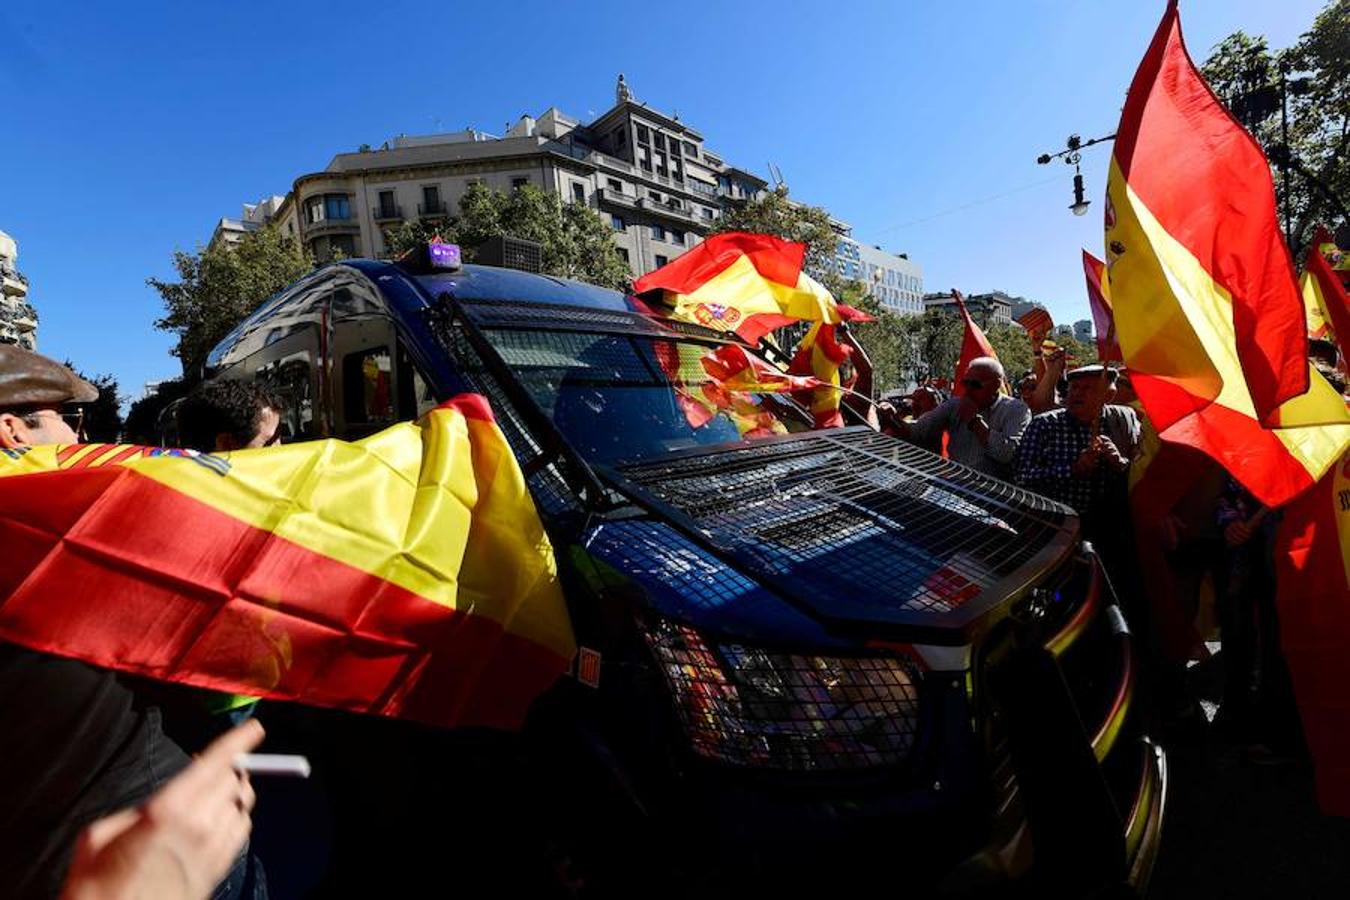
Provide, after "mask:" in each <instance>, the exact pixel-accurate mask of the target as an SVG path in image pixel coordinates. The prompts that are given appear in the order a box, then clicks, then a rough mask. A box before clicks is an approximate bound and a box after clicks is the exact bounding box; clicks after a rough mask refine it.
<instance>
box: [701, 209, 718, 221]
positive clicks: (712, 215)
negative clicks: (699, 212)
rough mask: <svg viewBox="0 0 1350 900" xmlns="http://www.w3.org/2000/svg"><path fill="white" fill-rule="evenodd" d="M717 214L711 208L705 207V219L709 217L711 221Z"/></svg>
mask: <svg viewBox="0 0 1350 900" xmlns="http://www.w3.org/2000/svg"><path fill="white" fill-rule="evenodd" d="M715 216H716V213H714V212H713V211H712V210H711V209H709V208H708V207H706V206H705V207H703V218H705V219H707V220H708V221H709V222H711V221H712V220H713V218H714V217H715Z"/></svg>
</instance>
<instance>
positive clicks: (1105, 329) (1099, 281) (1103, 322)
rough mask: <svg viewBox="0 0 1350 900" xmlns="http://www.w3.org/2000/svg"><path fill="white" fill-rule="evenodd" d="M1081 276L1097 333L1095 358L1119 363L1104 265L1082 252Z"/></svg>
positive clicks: (1087, 253) (1114, 324)
mask: <svg viewBox="0 0 1350 900" xmlns="http://www.w3.org/2000/svg"><path fill="white" fill-rule="evenodd" d="M1083 274H1084V276H1086V278H1087V294H1088V306H1089V307H1091V309H1092V327H1093V328H1094V329H1096V331H1097V358H1098V359H1100V360H1101V361H1102V362H1121V361H1123V360H1124V357H1123V356H1121V354H1120V342H1119V341H1118V340H1116V322H1115V317H1114V316H1112V314H1111V297H1110V294H1109V290H1110V287H1109V285H1108V284H1107V283H1106V280H1105V274H1106V263H1104V262H1102V261H1101V260H1100V259H1098V258H1097V257H1095V256H1093V255H1092V254H1091V253H1089V252H1087V251H1086V250H1084V251H1083Z"/></svg>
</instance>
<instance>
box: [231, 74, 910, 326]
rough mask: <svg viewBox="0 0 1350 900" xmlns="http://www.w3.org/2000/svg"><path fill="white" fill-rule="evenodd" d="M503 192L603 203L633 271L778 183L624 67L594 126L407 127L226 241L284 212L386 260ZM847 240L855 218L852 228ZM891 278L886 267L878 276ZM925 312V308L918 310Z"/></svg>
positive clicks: (251, 219) (334, 164) (291, 226)
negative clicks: (473, 194) (410, 233)
mask: <svg viewBox="0 0 1350 900" xmlns="http://www.w3.org/2000/svg"><path fill="white" fill-rule="evenodd" d="M475 183H478V184H483V185H485V186H487V187H490V188H493V189H495V190H500V191H510V190H511V189H513V188H516V187H520V186H522V185H534V186H536V187H539V188H541V189H543V190H546V191H549V192H551V193H553V194H556V195H557V196H558V197H560V198H561V199H562V200H563V202H566V203H581V204H584V205H586V206H588V207H590V208H592V209H594V210H595V211H596V212H597V214H599V215H600V216H601V218H602V219H603V220H604V221H605V222H606V223H607V224H608V225H609V226H610V227H611V228H613V229H614V238H615V242H616V244H617V246H618V248H619V253H620V254H621V255H622V256H623V258H624V259H625V260H626V261H627V262H628V265H629V267H630V268H631V269H632V271H633V275H634V276H635V277H636V276H639V275H643V274H645V273H647V272H650V271H651V270H653V269H656V268H659V267H660V266H663V265H665V264H666V263H667V262H669V261H670V260H672V259H674V258H675V257H677V256H679V255H680V254H681V253H683V252H684V251H686V250H688V249H689V248H690V247H692V246H694V245H695V244H697V243H698V242H699V241H701V240H702V239H703V237H704V236H705V235H706V234H707V232H708V230H709V229H710V228H711V227H712V226H713V225H714V224H715V223H716V222H717V220H718V219H719V218H721V217H722V216H723V215H724V214H725V213H726V212H727V211H728V210H730V209H733V208H734V207H736V206H737V205H739V204H743V203H745V202H747V201H748V200H751V199H753V198H755V197H757V196H759V194H760V193H762V192H763V191H765V190H767V189H768V188H769V183H768V182H767V181H765V180H764V179H763V178H761V177H759V176H758V175H756V174H754V173H753V172H751V171H749V170H747V169H743V168H740V167H738V166H736V165H733V164H731V163H728V162H727V161H726V160H724V159H723V157H722V155H721V154H719V153H717V152H715V151H714V150H712V149H710V148H709V146H708V145H707V142H706V141H705V139H704V136H703V134H702V133H701V132H699V131H698V130H697V129H696V128H694V127H693V126H692V125H690V124H688V123H687V122H684V121H682V120H681V119H680V118H679V116H678V115H676V114H674V113H670V114H668V113H664V112H661V111H659V110H656V109H653V108H651V107H650V106H648V105H647V104H645V103H642V102H640V101H638V100H637V99H635V98H634V96H633V93H632V91H631V90H630V88H629V86H628V84H627V83H626V81H625V80H624V78H623V76H622V75H620V76H619V80H618V83H617V84H616V86H615V97H614V105H613V106H612V107H611V108H610V109H608V110H606V111H605V112H604V113H602V114H601V115H599V116H598V117H597V118H595V119H594V120H593V121H591V122H589V123H582V122H581V121H580V120H578V119H575V118H572V117H570V116H568V115H566V114H565V113H563V112H562V111H561V110H559V109H557V108H556V107H550V108H549V109H547V110H545V111H544V112H543V113H542V114H540V115H539V116H537V117H535V116H528V115H527V116H522V117H521V118H520V119H519V120H518V121H517V122H516V123H515V124H514V125H513V126H511V127H510V128H509V129H507V130H506V132H505V133H504V134H502V135H500V136H498V135H492V134H488V133H485V132H482V131H478V130H476V129H465V130H463V131H457V132H450V133H445V134H433V135H420V136H408V135H399V136H398V137H395V138H393V139H392V140H389V141H386V142H385V143H384V144H383V145H381V146H380V147H378V148H371V147H365V146H363V147H362V148H361V149H359V150H357V151H356V152H353V153H339V154H338V155H337V156H335V157H333V159H332V161H331V162H329V164H328V166H327V167H326V168H325V169H324V170H323V171H321V172H314V173H310V174H307V175H301V176H300V177H299V178H297V179H295V183H294V185H293V186H292V189H291V191H290V192H289V193H288V194H287V195H286V196H285V197H284V198H281V199H280V202H274V201H277V199H278V198H276V197H271V198H265V199H264V200H263V201H260V202H259V203H258V204H250V205H248V206H245V208H244V211H245V214H244V216H243V218H241V219H237V220H236V219H221V220H220V222H219V224H218V225H217V226H216V232H215V234H214V235H213V237H212V240H213V241H215V240H226V241H229V240H237V239H238V236H240V235H242V234H243V233H246V232H247V231H249V230H252V229H253V228H256V227H260V225H261V223H262V222H266V221H275V222H276V223H277V225H278V227H280V228H281V229H282V230H283V232H284V233H286V234H288V235H291V236H293V237H295V238H296V239H297V240H299V241H302V242H303V243H304V244H305V245H306V246H307V247H309V249H310V250H311V251H312V252H313V253H314V256H315V258H316V259H319V260H324V259H329V258H331V257H332V256H333V255H334V253H335V252H340V253H341V254H344V255H347V256H376V257H378V256H382V255H384V254H385V253H386V247H385V242H384V232H385V230H386V229H388V228H391V227H394V226H397V225H399V224H400V223H402V222H404V221H407V220H410V219H424V220H436V219H440V218H445V217H449V216H452V215H454V214H455V212H456V211H457V210H458V207H459V201H460V199H461V198H462V197H463V196H464V194H465V192H466V191H467V190H468V189H469V186H470V185H471V184H475ZM840 227H841V229H842V232H843V233H844V234H845V235H847V232H848V226H847V225H845V224H843V223H840ZM841 244H842V245H845V246H848V247H851V248H852V249H850V250H847V251H842V252H843V253H844V254H846V255H847V256H848V258H847V259H846V260H844V258H843V257H842V256H841V270H843V268H844V266H843V263H844V262H847V263H848V264H849V267H848V271H850V272H857V273H859V274H857V275H851V276H850V277H858V278H860V280H861V279H862V278H863V277H864V274H865V275H866V277H867V278H870V279H871V281H869V282H868V283H869V284H871V285H875V288H876V289H877V291H878V294H877V296H879V297H881V298H882V299H883V302H886V303H888V304H895V305H896V307H895V308H897V309H902V310H903V309H905V308H906V307H905V306H904V304H905V303H906V302H909V301H911V300H912V299H913V298H911V297H910V296H908V295H910V294H917V295H918V296H919V297H921V296H922V282H921V279H922V274H921V272H920V270H919V269H918V267H917V266H915V265H913V264H912V263H909V262H908V261H907V260H904V259H902V258H900V257H896V256H893V255H891V254H885V253H882V252H881V251H880V250H877V249H876V248H871V247H866V246H864V245H861V244H858V243H857V242H856V241H853V240H852V238H851V237H850V238H847V239H846V240H844V241H841ZM874 273H879V274H874ZM913 311H919V307H915V308H913Z"/></svg>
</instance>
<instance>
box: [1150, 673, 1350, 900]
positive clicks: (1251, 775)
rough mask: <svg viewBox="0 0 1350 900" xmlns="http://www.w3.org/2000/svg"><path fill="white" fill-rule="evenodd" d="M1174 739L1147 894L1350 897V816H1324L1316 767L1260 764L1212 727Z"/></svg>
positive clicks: (1154, 898)
mask: <svg viewBox="0 0 1350 900" xmlns="http://www.w3.org/2000/svg"><path fill="white" fill-rule="evenodd" d="M1202 693H1203V691H1202ZM1169 743H1170V746H1168V761H1169V764H1170V766H1171V778H1170V786H1169V787H1170V790H1171V795H1170V796H1169V797H1168V804H1167V813H1166V819H1165V820H1164V825H1163V844H1162V851H1161V853H1160V854H1159V857H1158V863H1157V868H1156V869H1155V870H1154V875H1153V883H1152V886H1151V889H1150V891H1149V895H1148V898H1149V900H1174V898H1187V900H1194V898H1235V900H1257V898H1278V900H1301V898H1323V897H1325V898H1336V900H1345V898H1350V819H1342V818H1332V817H1328V816H1324V815H1322V813H1321V811H1320V810H1319V809H1318V807H1317V800H1316V795H1315V794H1314V790H1313V773H1312V768H1311V765H1309V764H1307V763H1297V764H1292V765H1283V766H1263V765H1256V764H1253V763H1252V762H1250V761H1248V760H1247V759H1246V757H1245V754H1244V752H1243V751H1242V749H1241V748H1239V747H1236V746H1233V745H1231V744H1228V743H1226V742H1225V741H1223V740H1222V739H1221V738H1220V736H1219V735H1218V734H1216V733H1215V732H1214V731H1213V730H1212V729H1211V730H1207V731H1206V732H1205V733H1204V734H1202V735H1198V736H1197V735H1192V736H1191V738H1190V740H1186V741H1171V742H1169ZM1165 745H1166V744H1165Z"/></svg>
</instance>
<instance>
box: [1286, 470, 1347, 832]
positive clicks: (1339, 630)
mask: <svg viewBox="0 0 1350 900" xmlns="http://www.w3.org/2000/svg"><path fill="white" fill-rule="evenodd" d="M1275 564H1276V578H1275V583H1276V603H1277V608H1278V610H1279V615H1280V643H1281V644H1282V645H1283V649H1284V658H1285V659H1286V660H1288V662H1289V675H1290V678H1291V679H1292V681H1293V683H1294V693H1295V696H1296V697H1297V699H1298V707H1299V713H1300V714H1301V717H1302V720H1303V732H1304V734H1305V736H1306V737H1307V740H1308V749H1309V750H1310V751H1311V752H1312V756H1313V768H1314V770H1315V772H1316V775H1317V798H1318V802H1319V803H1320V804H1321V806H1322V811H1323V812H1325V813H1327V814H1328V815H1336V816H1350V697H1348V696H1347V695H1346V692H1345V685H1346V684H1347V681H1348V680H1350V656H1348V655H1347V654H1346V647H1347V646H1350V453H1347V454H1346V455H1345V456H1344V457H1342V458H1341V460H1340V462H1339V463H1338V464H1337V465H1335V466H1332V468H1331V470H1330V471H1329V472H1327V474H1325V475H1323V476H1322V480H1321V481H1319V482H1318V483H1317V486H1316V487H1314V488H1313V489H1312V490H1310V491H1307V492H1306V493H1304V494H1303V495H1302V496H1300V497H1299V498H1298V499H1297V500H1295V501H1294V502H1293V503H1291V504H1290V505H1289V507H1288V508H1287V509H1285V511H1284V516H1283V518H1282V519H1281V521H1280V530H1279V536H1278V538H1277V542H1276V554H1275Z"/></svg>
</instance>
